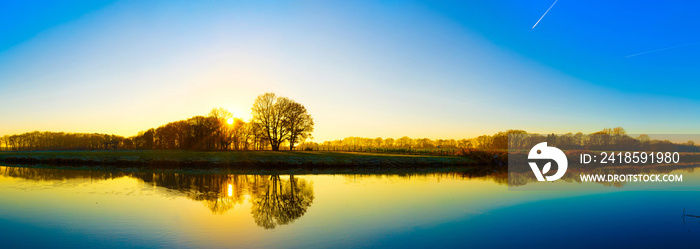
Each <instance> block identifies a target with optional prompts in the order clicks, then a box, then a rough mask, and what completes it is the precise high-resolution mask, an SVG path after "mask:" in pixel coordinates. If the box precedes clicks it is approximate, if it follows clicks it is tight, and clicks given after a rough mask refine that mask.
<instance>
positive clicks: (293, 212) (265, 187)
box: [251, 175, 314, 229]
mask: <svg viewBox="0 0 700 249" xmlns="http://www.w3.org/2000/svg"><path fill="white" fill-rule="evenodd" d="M251 194H252V196H253V200H252V205H253V206H252V207H251V213H252V214H253V219H255V223H257V224H258V226H261V227H264V228H265V229H271V228H275V227H276V226H278V225H285V224H289V223H290V222H292V221H294V220H295V219H298V218H299V217H301V216H302V215H304V213H306V210H307V209H308V208H309V206H311V203H312V202H313V200H314V193H313V186H312V185H311V184H307V182H306V181H305V180H304V179H297V178H295V177H294V176H289V180H286V181H285V180H283V179H280V176H278V175H273V176H269V178H268V179H267V180H265V178H262V179H260V181H256V182H255V184H253V188H252V191H251Z"/></svg>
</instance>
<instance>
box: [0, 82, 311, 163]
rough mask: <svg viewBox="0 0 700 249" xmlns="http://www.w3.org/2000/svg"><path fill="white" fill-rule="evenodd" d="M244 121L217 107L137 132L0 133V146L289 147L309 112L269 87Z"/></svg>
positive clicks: (303, 130)
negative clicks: (199, 114)
mask: <svg viewBox="0 0 700 249" xmlns="http://www.w3.org/2000/svg"><path fill="white" fill-rule="evenodd" d="M252 114H253V119H252V120H251V121H250V122H245V121H243V120H242V119H240V118H234V117H233V115H232V114H231V113H230V112H229V111H227V110H225V109H223V108H215V109H213V110H212V111H211V112H210V113H209V115H208V116H195V117H192V118H189V119H186V120H180V121H175V122H170V123H167V124H165V125H162V126H160V127H158V128H151V129H148V130H146V131H142V132H139V133H138V135H136V136H132V137H128V138H127V137H122V136H117V135H107V134H98V133H93V134H87V133H65V132H38V131H35V132H28V133H23V134H19V135H11V136H9V135H6V136H4V137H2V138H0V148H3V149H5V150H129V149H139V150H151V149H187V150H250V149H253V150H263V149H272V150H279V149H280V146H281V145H283V144H286V145H288V146H289V149H290V150H293V149H294V147H295V145H296V144H298V143H300V142H301V141H302V140H304V139H306V138H310V137H311V132H312V131H313V126H314V123H313V118H312V117H311V115H309V114H308V112H307V110H306V108H305V107H304V106H303V105H301V104H299V103H297V102H295V101H293V100H291V99H289V98H285V97H277V96H275V94H273V93H266V94H263V95H260V96H258V97H257V99H256V100H255V103H254V104H253V107H252Z"/></svg>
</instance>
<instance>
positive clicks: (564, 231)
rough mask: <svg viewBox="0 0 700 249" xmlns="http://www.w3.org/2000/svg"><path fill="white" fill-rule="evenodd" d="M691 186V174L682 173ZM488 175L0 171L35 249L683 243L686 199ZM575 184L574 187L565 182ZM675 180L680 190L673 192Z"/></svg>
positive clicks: (12, 220)
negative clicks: (532, 187) (515, 185)
mask: <svg viewBox="0 0 700 249" xmlns="http://www.w3.org/2000/svg"><path fill="white" fill-rule="evenodd" d="M682 173H683V174H684V175H688V179H692V178H693V177H697V174H696V173H694V171H693V170H692V169H690V170H689V169H685V171H683V172H682ZM507 178H508V176H507V174H505V173H493V174H491V175H485V176H483V175H482V176H473V175H470V174H467V173H461V172H455V173H436V174H401V175H392V174H386V175H293V176H291V175H226V174H187V173H133V172H105V171H84V170H70V169H47V168H28V167H0V238H1V239H2V241H3V244H4V246H9V247H15V246H35V247H46V246H50V247H57V246H70V247H85V246H87V247H120V248H121V247H196V248H230V247H293V248H308V247H396V248H403V247H436V246H459V247H494V246H498V247H502V246H514V247H535V246H542V245H552V246H559V247H561V246H566V247H591V246H604V247H615V246H626V247H629V246H638V247H645V248H648V247H673V246H695V245H697V243H698V242H700V223H699V222H700V219H699V218H694V217H690V216H685V217H684V216H682V214H683V209H685V212H686V213H687V214H695V215H700V192H697V191H626V190H625V188H624V187H623V186H602V185H601V186H602V187H604V188H613V189H614V190H615V191H585V192H582V191H576V192H564V191H552V192H544V191H508V186H507V182H508V179H507ZM569 184H577V183H569ZM686 184H687V183H686Z"/></svg>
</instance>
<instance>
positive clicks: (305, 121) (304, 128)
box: [284, 100, 314, 150]
mask: <svg viewBox="0 0 700 249" xmlns="http://www.w3.org/2000/svg"><path fill="white" fill-rule="evenodd" d="M288 105H289V106H287V111H286V113H284V114H285V119H284V120H285V122H284V126H285V129H287V130H288V131H289V150H294V144H296V143H297V142H299V140H300V139H306V138H309V137H311V132H313V131H314V119H313V118H312V117H311V115H309V113H308V112H307V111H306V107H304V106H303V105H302V104H299V103H297V102H294V101H292V100H290V103H288Z"/></svg>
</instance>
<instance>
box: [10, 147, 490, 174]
mask: <svg viewBox="0 0 700 249" xmlns="http://www.w3.org/2000/svg"><path fill="white" fill-rule="evenodd" d="M0 163H3V164H47V165H55V166H79V167H85V166H93V165H94V166H113V167H130V168H139V167H149V168H158V169H163V168H166V169H167V168H191V169H213V168H226V169H235V170H290V169H291V170H302V171H313V170H321V171H323V170H328V169H343V170H344V171H353V170H354V171H362V172H371V171H375V170H391V169H416V168H422V169H424V168H445V167H466V166H470V167H471V166H475V165H483V164H484V163H483V162H479V161H476V160H473V159H471V158H469V157H464V156H421V155H395V154H378V153H360V152H330V151H173V150H149V151H21V152H0Z"/></svg>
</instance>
